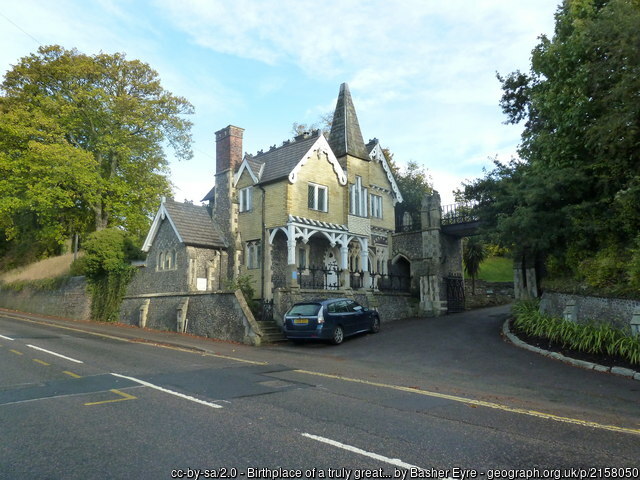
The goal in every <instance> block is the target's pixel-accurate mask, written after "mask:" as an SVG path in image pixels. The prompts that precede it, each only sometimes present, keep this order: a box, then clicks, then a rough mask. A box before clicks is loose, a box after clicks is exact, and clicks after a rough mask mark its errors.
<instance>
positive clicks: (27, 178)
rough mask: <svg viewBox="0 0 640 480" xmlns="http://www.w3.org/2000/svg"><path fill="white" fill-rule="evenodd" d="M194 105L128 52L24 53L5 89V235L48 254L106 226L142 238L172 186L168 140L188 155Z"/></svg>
mask: <svg viewBox="0 0 640 480" xmlns="http://www.w3.org/2000/svg"><path fill="white" fill-rule="evenodd" d="M192 112H193V107H192V106H191V105H190V104H189V102H187V101H186V100H185V99H184V98H181V97H176V96H174V95H172V94H171V93H170V92H167V91H166V90H164V89H163V88H162V86H161V84H160V80H159V78H158V75H157V73H156V72H155V71H154V70H152V69H151V68H150V67H149V65H147V64H145V63H142V62H140V61H138V60H131V61H130V60H126V58H125V56H124V55H123V54H119V53H117V54H105V53H100V54H97V55H93V56H89V55H85V54H82V53H80V52H78V51H77V50H75V49H74V50H66V49H64V48H62V47H60V46H47V47H41V48H39V49H38V52H37V53H35V54H31V55H29V56H27V57H24V58H22V59H20V60H19V61H18V62H17V64H16V65H15V66H14V67H13V68H12V69H11V70H9V71H8V72H7V73H6V74H5V77H4V81H3V83H2V96H0V192H1V193H2V194H1V195H0V233H2V234H3V235H4V237H5V239H6V241H9V242H14V243H25V242H29V243H33V242H36V243H38V244H40V245H42V246H41V247H40V251H41V252H42V253H45V254H46V253H47V252H48V251H50V250H52V249H53V250H55V249H56V248H59V247H60V245H61V244H62V243H63V242H64V241H65V239H67V238H69V237H70V236H71V235H72V234H73V233H80V234H83V235H84V234H87V233H89V232H91V231H93V230H96V229H97V230H100V229H104V228H106V227H109V226H114V227H121V228H125V229H127V230H128V231H129V232H131V234H133V235H135V236H141V235H142V234H143V233H144V232H145V231H146V230H147V229H148V226H149V215H150V213H152V212H153V210H154V209H155V207H156V205H157V202H158V198H159V197H160V196H161V195H164V194H167V193H168V192H169V191H170V188H169V187H170V185H169V181H168V180H167V178H166V172H167V159H166V156H165V153H164V150H163V147H164V146H165V145H169V146H171V148H172V149H173V151H174V153H175V155H176V156H177V157H178V158H184V159H188V158H190V157H191V149H190V143H191V137H190V128H191V123H190V122H189V121H187V120H185V119H184V118H183V115H185V114H190V113H192Z"/></svg>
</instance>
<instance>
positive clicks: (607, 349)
mask: <svg viewBox="0 0 640 480" xmlns="http://www.w3.org/2000/svg"><path fill="white" fill-rule="evenodd" d="M513 312H514V314H515V320H514V326H515V327H516V329H518V330H520V331H522V332H524V333H526V334H527V335H533V336H536V337H542V338H547V339H549V340H551V341H553V342H557V343H559V344H560V345H562V346H563V347H564V348H571V349H574V350H577V351H580V352H585V353H590V354H594V355H610V356H618V357H620V358H623V359H625V360H627V361H629V362H630V363H632V364H639V365H640V338H638V337H632V336H629V335H628V334H627V333H626V332H625V331H622V330H619V329H617V328H614V327H612V326H611V325H610V324H608V323H596V322H592V323H588V324H579V323H575V322H571V321H568V320H564V319H562V318H556V317H550V316H548V315H544V314H542V313H540V312H539V310H538V302H537V301H526V302H518V303H517V304H515V305H514V308H513Z"/></svg>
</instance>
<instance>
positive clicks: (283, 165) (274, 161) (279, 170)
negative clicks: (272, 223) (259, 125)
mask: <svg viewBox="0 0 640 480" xmlns="http://www.w3.org/2000/svg"><path fill="white" fill-rule="evenodd" d="M316 150H321V151H323V152H325V153H326V154H327V157H328V160H329V163H331V165H332V166H333V169H334V171H335V173H336V176H337V177H338V181H339V182H340V183H341V184H342V185H346V182H347V176H346V174H345V173H344V170H343V169H342V167H341V166H340V164H339V163H338V160H337V159H336V156H335V155H334V154H333V152H332V151H331V147H329V144H328V143H327V139H326V138H324V136H323V135H321V134H320V131H319V130H316V131H314V132H312V133H306V134H303V135H298V136H297V137H296V138H295V139H294V140H287V141H285V142H284V143H283V144H282V145H281V146H280V147H276V146H275V145H274V146H273V147H271V149H270V150H269V151H267V152H263V151H259V152H258V153H257V154H256V155H246V156H245V157H244V160H243V161H242V163H241V164H240V166H239V167H238V170H237V171H236V173H235V176H234V182H235V183H237V182H238V180H239V179H240V176H241V175H242V173H243V172H244V171H248V173H249V175H251V178H252V179H253V181H254V183H269V182H273V181H276V180H281V179H284V178H288V179H289V181H290V182H291V183H294V182H295V181H296V179H297V174H298V171H299V170H300V168H301V167H302V166H303V165H304V164H305V163H306V161H307V160H308V159H309V157H310V155H311V153H312V152H314V151H316Z"/></svg>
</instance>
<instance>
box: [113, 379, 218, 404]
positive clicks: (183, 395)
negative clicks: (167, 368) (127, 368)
mask: <svg viewBox="0 0 640 480" xmlns="http://www.w3.org/2000/svg"><path fill="white" fill-rule="evenodd" d="M111 375H113V376H114V377H120V378H126V379H127V380H131V381H132V382H137V383H139V384H140V385H144V386H145V387H149V388H154V389H156V390H159V391H161V392H164V393H168V394H170V395H175V396H176V397H180V398H184V399H185V400H190V401H192V402H195V403H199V404H201V405H206V406H207V407H211V408H222V406H221V405H217V404H215V403H211V402H207V401H205V400H200V399H199V398H195V397H191V396H189V395H185V394H184V393H180V392H174V391H173V390H169V389H167V388H164V387H160V386H158V385H154V384H153V383H149V382H145V381H144V380H140V379H138V378H134V377H127V376H126V375H120V374H119V373H112V374H111Z"/></svg>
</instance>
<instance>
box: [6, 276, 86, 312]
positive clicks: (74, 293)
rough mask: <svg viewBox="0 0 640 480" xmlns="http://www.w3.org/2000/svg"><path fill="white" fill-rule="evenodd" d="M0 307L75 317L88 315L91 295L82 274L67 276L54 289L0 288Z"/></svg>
mask: <svg viewBox="0 0 640 480" xmlns="http://www.w3.org/2000/svg"><path fill="white" fill-rule="evenodd" d="M0 307H2V308H7V309H10V310H19V311H21V312H29V313H40V314H43V315H52V316H55V317H65V318H73V319H74V320H89V319H90V318H91V297H90V295H89V293H88V292H87V282H86V280H85V278H84V277H70V278H69V279H68V280H65V281H64V283H62V284H61V285H60V286H59V287H58V288H56V289H55V290H44V289H39V288H33V287H28V286H27V287H24V288H23V289H22V290H20V291H19V292H18V291H15V290H12V289H8V288H6V287H5V288H0Z"/></svg>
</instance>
